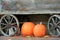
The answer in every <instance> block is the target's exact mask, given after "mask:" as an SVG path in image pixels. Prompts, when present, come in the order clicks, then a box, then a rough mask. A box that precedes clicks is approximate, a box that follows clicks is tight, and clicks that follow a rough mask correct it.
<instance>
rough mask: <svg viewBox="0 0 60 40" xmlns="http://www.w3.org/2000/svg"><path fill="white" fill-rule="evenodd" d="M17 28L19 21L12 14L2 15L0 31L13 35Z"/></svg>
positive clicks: (5, 34) (6, 34)
mask: <svg viewBox="0 0 60 40" xmlns="http://www.w3.org/2000/svg"><path fill="white" fill-rule="evenodd" d="M18 28H19V22H18V20H17V18H16V17H15V16H14V15H4V16H2V17H1V20H0V31H1V33H2V34H3V35H4V36H13V35H14V34H16V32H17V31H18Z"/></svg>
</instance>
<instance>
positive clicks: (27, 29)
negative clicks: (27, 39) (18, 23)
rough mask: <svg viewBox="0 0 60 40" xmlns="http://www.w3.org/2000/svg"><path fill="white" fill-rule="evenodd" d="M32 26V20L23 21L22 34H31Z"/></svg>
mask: <svg viewBox="0 0 60 40" xmlns="http://www.w3.org/2000/svg"><path fill="white" fill-rule="evenodd" d="M34 26H35V24H34V23H32V22H25V23H24V24H23V25H22V28H21V34H22V36H32V35H33V28H34Z"/></svg>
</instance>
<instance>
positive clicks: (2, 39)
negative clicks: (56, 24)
mask: <svg viewBox="0 0 60 40" xmlns="http://www.w3.org/2000/svg"><path fill="white" fill-rule="evenodd" d="M0 40H60V38H41V37H20V36H19V37H3V36H1V37H0Z"/></svg>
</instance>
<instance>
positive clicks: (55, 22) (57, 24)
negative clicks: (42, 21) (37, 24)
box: [47, 15, 60, 37]
mask: <svg viewBox="0 0 60 40" xmlns="http://www.w3.org/2000/svg"><path fill="white" fill-rule="evenodd" d="M47 28H48V32H49V34H50V35H51V36H55V37H58V36H60V16H59V15H53V16H51V17H50V18H49V20H48V27H47Z"/></svg>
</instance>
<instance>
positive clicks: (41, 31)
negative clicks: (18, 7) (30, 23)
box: [33, 24, 46, 37]
mask: <svg viewBox="0 0 60 40" xmlns="http://www.w3.org/2000/svg"><path fill="white" fill-rule="evenodd" d="M33 33H34V36H40V37H42V36H45V34H46V27H45V25H43V24H37V25H36V26H35V27H34V30H33Z"/></svg>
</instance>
